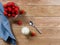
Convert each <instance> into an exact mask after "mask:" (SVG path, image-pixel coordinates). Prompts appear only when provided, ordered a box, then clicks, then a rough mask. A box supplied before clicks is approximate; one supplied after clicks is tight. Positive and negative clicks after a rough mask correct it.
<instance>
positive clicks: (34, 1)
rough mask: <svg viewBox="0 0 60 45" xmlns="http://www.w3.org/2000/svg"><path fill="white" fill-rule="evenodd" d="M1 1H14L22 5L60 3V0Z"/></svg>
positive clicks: (4, 0) (3, 0)
mask: <svg viewBox="0 0 60 45" xmlns="http://www.w3.org/2000/svg"><path fill="white" fill-rule="evenodd" d="M0 1H1V2H8V1H13V2H16V3H19V4H21V5H60V0H26V1H25V0H0Z"/></svg>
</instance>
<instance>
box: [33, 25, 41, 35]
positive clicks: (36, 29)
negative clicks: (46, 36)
mask: <svg viewBox="0 0 60 45" xmlns="http://www.w3.org/2000/svg"><path fill="white" fill-rule="evenodd" d="M33 27H34V28H35V29H36V31H37V32H39V33H40V34H41V32H40V31H39V30H38V29H37V27H35V26H33Z"/></svg>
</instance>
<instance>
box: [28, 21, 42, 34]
mask: <svg viewBox="0 0 60 45" xmlns="http://www.w3.org/2000/svg"><path fill="white" fill-rule="evenodd" d="M29 25H30V26H33V27H34V28H35V29H36V31H37V32H39V33H40V34H41V32H40V31H39V30H38V29H37V27H35V25H34V24H33V22H32V21H30V22H29Z"/></svg>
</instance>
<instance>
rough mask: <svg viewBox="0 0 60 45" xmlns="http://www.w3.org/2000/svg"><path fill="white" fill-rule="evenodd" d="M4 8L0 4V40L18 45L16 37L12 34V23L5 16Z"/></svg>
mask: <svg viewBox="0 0 60 45" xmlns="http://www.w3.org/2000/svg"><path fill="white" fill-rule="evenodd" d="M3 12H4V8H3V5H2V3H1V2H0V38H2V39H3V40H4V41H6V42H7V43H8V42H9V43H11V44H12V45H16V40H15V37H14V35H13V34H12V32H11V28H10V23H9V21H8V19H7V18H6V17H5V16H4V13H3Z"/></svg>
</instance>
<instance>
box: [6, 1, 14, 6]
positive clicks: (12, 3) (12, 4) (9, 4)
mask: <svg viewBox="0 0 60 45" xmlns="http://www.w3.org/2000/svg"><path fill="white" fill-rule="evenodd" d="M7 5H8V6H14V5H15V3H14V2H8V3H7Z"/></svg>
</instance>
